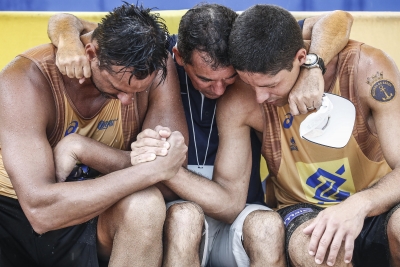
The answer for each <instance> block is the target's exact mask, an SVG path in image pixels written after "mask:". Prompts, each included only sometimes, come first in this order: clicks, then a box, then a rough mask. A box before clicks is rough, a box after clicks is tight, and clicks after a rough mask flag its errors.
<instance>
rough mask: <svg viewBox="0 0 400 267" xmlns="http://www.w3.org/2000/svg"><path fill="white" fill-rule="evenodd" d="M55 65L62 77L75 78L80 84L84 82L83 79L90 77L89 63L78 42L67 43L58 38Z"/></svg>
mask: <svg viewBox="0 0 400 267" xmlns="http://www.w3.org/2000/svg"><path fill="white" fill-rule="evenodd" d="M56 65H57V67H58V69H59V70H60V72H61V73H62V74H63V75H67V76H68V77H69V78H77V79H79V83H81V84H82V83H83V82H84V81H85V78H90V76H91V75H92V72H91V69H90V62H89V60H88V58H87V57H86V53H85V48H84V46H83V44H82V43H81V42H80V41H79V42H69V41H68V40H63V39H62V38H60V40H59V43H58V50H57V54H56Z"/></svg>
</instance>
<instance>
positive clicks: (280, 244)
mask: <svg viewBox="0 0 400 267" xmlns="http://www.w3.org/2000/svg"><path fill="white" fill-rule="evenodd" d="M284 242H285V227H284V225H283V222H282V219H281V217H280V216H279V214H278V213H276V212H273V211H265V210H256V211H253V212H251V213H250V214H249V215H248V216H247V217H246V220H245V221H244V224H243V245H244V249H245V250H246V253H247V255H248V256H249V258H250V266H253V267H255V266H277V267H278V266H282V267H283V266H286V260H285V253H284V248H285V245H284Z"/></svg>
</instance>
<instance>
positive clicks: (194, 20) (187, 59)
mask: <svg viewBox="0 0 400 267" xmlns="http://www.w3.org/2000/svg"><path fill="white" fill-rule="evenodd" d="M57 16H59V15H57ZM236 17H237V14H236V12H234V11H233V10H231V9H229V8H227V7H224V6H221V5H217V4H201V5H198V6H195V7H194V8H192V9H190V10H188V12H187V13H186V14H185V15H184V16H183V17H182V19H181V22H180V25H179V30H178V35H172V36H170V37H169V47H168V50H169V51H170V52H171V53H173V55H174V56H175V63H176V69H177V71H178V76H179V80H180V90H181V96H182V101H183V104H184V108H185V111H186V112H185V115H186V120H187V123H188V127H189V144H190V145H189V153H188V169H189V170H190V171H188V170H185V169H183V168H182V170H181V172H180V174H179V176H177V177H176V179H174V181H175V182H171V183H169V182H168V183H164V185H168V186H169V187H170V188H171V189H173V191H174V192H175V193H177V194H178V195H179V197H182V198H183V199H185V200H188V201H182V200H179V201H177V202H170V203H168V204H167V205H168V207H169V208H168V211H167V218H166V223H165V227H164V230H165V235H164V237H165V238H164V251H165V253H164V262H163V263H164V266H199V265H202V266H205V265H206V264H209V265H212V266H235V265H238V266H248V264H249V256H250V259H251V261H252V262H254V263H255V264H261V263H263V264H267V265H268V264H274V266H278V264H280V265H283V264H284V261H285V259H284V257H283V239H282V240H280V239H279V235H277V234H276V233H275V230H280V229H279V226H280V224H281V222H280V219H279V216H277V218H276V220H275V222H277V223H278V228H277V227H276V224H274V222H271V221H264V222H263V218H264V217H263V213H262V211H263V210H269V209H268V208H267V207H266V206H265V203H264V201H263V191H262V187H261V184H260V174H259V169H260V165H259V158H260V148H261V146H260V141H259V139H258V137H257V134H256V132H255V131H254V132H252V133H251V134H252V137H251V144H252V153H251V155H248V158H249V159H250V160H251V159H253V160H252V167H251V168H252V172H251V174H249V175H248V177H247V178H246V179H244V180H238V179H236V178H235V177H226V178H222V179H221V178H220V177H218V176H216V175H215V174H214V176H213V169H214V161H215V158H216V153H217V149H218V143H219V142H218V140H219V137H218V136H219V131H218V127H217V124H216V120H215V112H216V103H217V98H219V97H220V96H221V95H222V94H224V92H225V90H226V88H227V86H228V85H230V84H233V83H234V82H235V79H236V77H237V73H236V71H235V70H234V68H233V67H232V65H231V64H230V60H229V55H228V41H229V33H230V31H231V28H232V25H233V22H234V20H235V18H236ZM70 19H71V21H70V22H69V23H66V22H64V23H61V22H62V20H57V17H53V19H52V20H51V21H50V23H49V28H50V29H51V30H50V31H49V33H50V37H51V38H52V39H53V36H57V32H58V31H57V28H63V27H62V26H61V25H63V24H70V25H73V24H75V25H77V26H79V27H77V28H75V29H73V30H75V32H78V33H79V31H85V30H86V29H90V25H89V26H88V25H86V24H88V22H85V21H79V20H77V19H75V20H74V19H73V17H70ZM73 21H75V23H73ZM80 23H81V24H80ZM300 23H301V24H302V25H303V21H302V22H300ZM351 23H352V19H351V17H350V16H348V14H347V13H345V12H340V11H338V12H333V13H330V14H326V15H323V16H321V17H319V18H309V19H307V20H305V21H304V36H305V38H310V36H311V32H312V33H313V38H316V40H318V41H317V42H315V43H314V45H315V50H314V52H316V53H320V54H321V56H323V57H324V58H325V57H326V58H327V60H329V54H330V53H332V52H333V51H335V50H334V49H331V50H324V49H321V47H323V48H324V47H325V44H324V43H327V44H334V45H336V46H338V48H336V49H337V51H339V50H340V48H341V47H343V46H344V45H345V43H346V42H347V40H348V34H349V28H350V26H351ZM314 24H315V25H316V26H315V27H313V25H314ZM95 26H96V25H93V28H95ZM319 28H326V29H327V30H329V32H332V31H335V32H336V33H337V35H336V36H335V35H333V34H332V35H331V36H324V34H323V33H322V30H318V29H319ZM76 30H78V31H76ZM315 32H316V33H317V34H315V36H314V33H315ZM72 33H74V31H72ZM66 38H67V37H65V36H64V39H66ZM69 38H70V39H71V40H72V39H75V40H78V38H77V36H70V37H69ZM62 43H66V44H67V43H68V44H69V46H68V47H69V48H70V49H66V48H67V47H60V48H59V52H58V56H59V58H62V61H63V64H62V66H65V67H64V68H66V69H70V70H71V69H72V71H70V73H75V74H77V71H76V68H71V66H74V65H79V66H82V67H80V68H78V70H82V69H85V67H84V64H85V62H82V63H76V62H75V61H74V58H73V57H71V56H70V55H67V54H68V53H69V52H68V51H71V50H72V51H77V52H76V53H75V54H76V56H79V54H80V53H79V49H77V48H76V47H79V43H77V42H66V41H65V42H64V40H63V42H62ZM66 58H68V60H65V59H66ZM303 73H304V75H305V76H304V77H303V78H302V79H299V90H301V91H303V86H305V84H306V85H307V82H310V81H309V80H310V78H308V79H306V77H307V76H308V75H310V77H311V78H313V77H315V76H316V77H319V76H322V75H321V71H320V70H317V69H314V70H304V72H303ZM76 76H77V78H82V76H83V73H80V75H76ZM85 76H86V75H85ZM86 77H88V76H86ZM311 80H312V79H311ZM304 83H305V84H304ZM320 86H322V84H319V83H314V84H312V86H310V87H307V88H308V89H309V90H308V91H307V93H310V92H311V91H312V90H314V93H316V92H318V89H319V87H320ZM321 91H322V90H321ZM299 94H300V93H299ZM310 95H313V94H312V93H310ZM316 95H317V94H316ZM313 96H314V97H316V96H315V95H313ZM318 97H321V96H320V95H319V96H318ZM304 101H311V102H312V101H313V99H311V98H310V99H307V98H305V99H301V103H303V102H304ZM318 101H319V100H318ZM315 105H317V103H315ZM295 106H296V110H298V109H297V104H296V105H295ZM298 106H299V109H302V110H303V111H302V112H305V111H306V108H305V105H304V104H301V105H300V104H299V105H298ZM300 106H301V107H300ZM303 106H304V107H303ZM298 112H299V111H298ZM147 133H148V135H147V136H145V135H140V136H139V137H138V141H137V142H135V143H133V144H132V149H133V151H132V155H137V156H134V157H133V159H134V161H135V162H137V163H139V162H143V161H147V160H152V159H154V158H155V156H157V157H158V156H160V155H161V154H158V152H157V149H160V148H161V147H160V148H159V147H157V145H156V144H154V145H153V146H154V147H150V146H149V142H150V140H151V138H152V137H153V136H155V135H157V133H156V132H153V133H149V132H147ZM164 137H167V136H164ZM154 138H155V137H154ZM246 158H247V157H246ZM197 174H201V176H200V175H197ZM207 178H208V179H207ZM211 178H213V180H212V181H209V179H211ZM171 181H172V180H171ZM223 187H225V190H224V189H223ZM167 200H170V199H169V198H168V199H167ZM246 202H247V203H248V204H250V205H248V206H247V207H246V208H245V209H244V206H245V204H246ZM203 211H204V213H205V214H206V215H208V216H204V213H203ZM242 211H243V212H242ZM253 211H259V213H257V212H254V213H253ZM249 214H251V216H248V215H249ZM246 218H248V219H247V223H246V224H244V221H245V219H246ZM232 222H234V223H233V224H232ZM261 222H263V223H264V224H263V225H260V223H261ZM265 225H267V226H268V227H266V228H265V234H266V235H268V239H258V238H254V239H252V240H251V242H248V243H245V244H244V245H243V243H242V241H241V240H242V239H243V238H246V239H245V240H248V239H247V237H250V235H247V234H250V233H252V232H260V229H262V227H263V226H265ZM204 227H205V230H204V231H203V228H204ZM242 228H243V234H242ZM243 236H245V237H243ZM251 236H253V235H251ZM262 237H264V236H262ZM275 237H278V239H276V238H275ZM279 244H282V245H281V246H280V245H279ZM265 247H269V248H270V250H269V252H268V253H260V254H256V255H255V254H253V252H257V251H259V250H262V251H264V250H265V249H264V248H265ZM199 251H200V257H199ZM248 255H249V256H248Z"/></svg>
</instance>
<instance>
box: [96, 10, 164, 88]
mask: <svg viewBox="0 0 400 267" xmlns="http://www.w3.org/2000/svg"><path fill="white" fill-rule="evenodd" d="M150 11H151V9H149V8H144V7H143V6H142V5H140V6H138V5H133V4H128V3H127V2H124V4H123V5H122V6H120V7H117V8H115V9H114V10H113V11H112V12H110V13H109V14H107V15H106V16H105V17H104V18H103V19H102V20H101V23H99V26H98V27H97V28H96V29H95V30H94V32H93V35H92V40H94V39H95V40H96V41H97V43H98V50H97V57H98V59H99V62H100V69H107V71H109V72H112V69H111V67H112V66H122V68H121V69H120V70H119V71H118V72H130V74H131V76H130V79H131V78H132V77H133V76H135V77H136V78H137V79H138V80H142V79H144V78H146V77H147V76H148V75H151V74H152V73H153V72H154V71H158V70H161V72H162V75H161V81H164V80H165V77H166V75H167V58H168V51H167V49H166V40H167V36H168V30H167V26H166V25H165V22H164V20H163V19H162V18H161V17H160V16H159V14H155V13H150ZM130 79H129V81H130Z"/></svg>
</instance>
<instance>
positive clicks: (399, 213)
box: [387, 209, 400, 267]
mask: <svg viewBox="0 0 400 267" xmlns="http://www.w3.org/2000/svg"><path fill="white" fill-rule="evenodd" d="M387 234H388V238H389V249H390V263H391V264H390V266H392V267H400V253H399V251H400V209H397V210H396V211H395V212H394V213H393V214H392V216H391V217H390V219H389V222H388V225H387Z"/></svg>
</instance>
